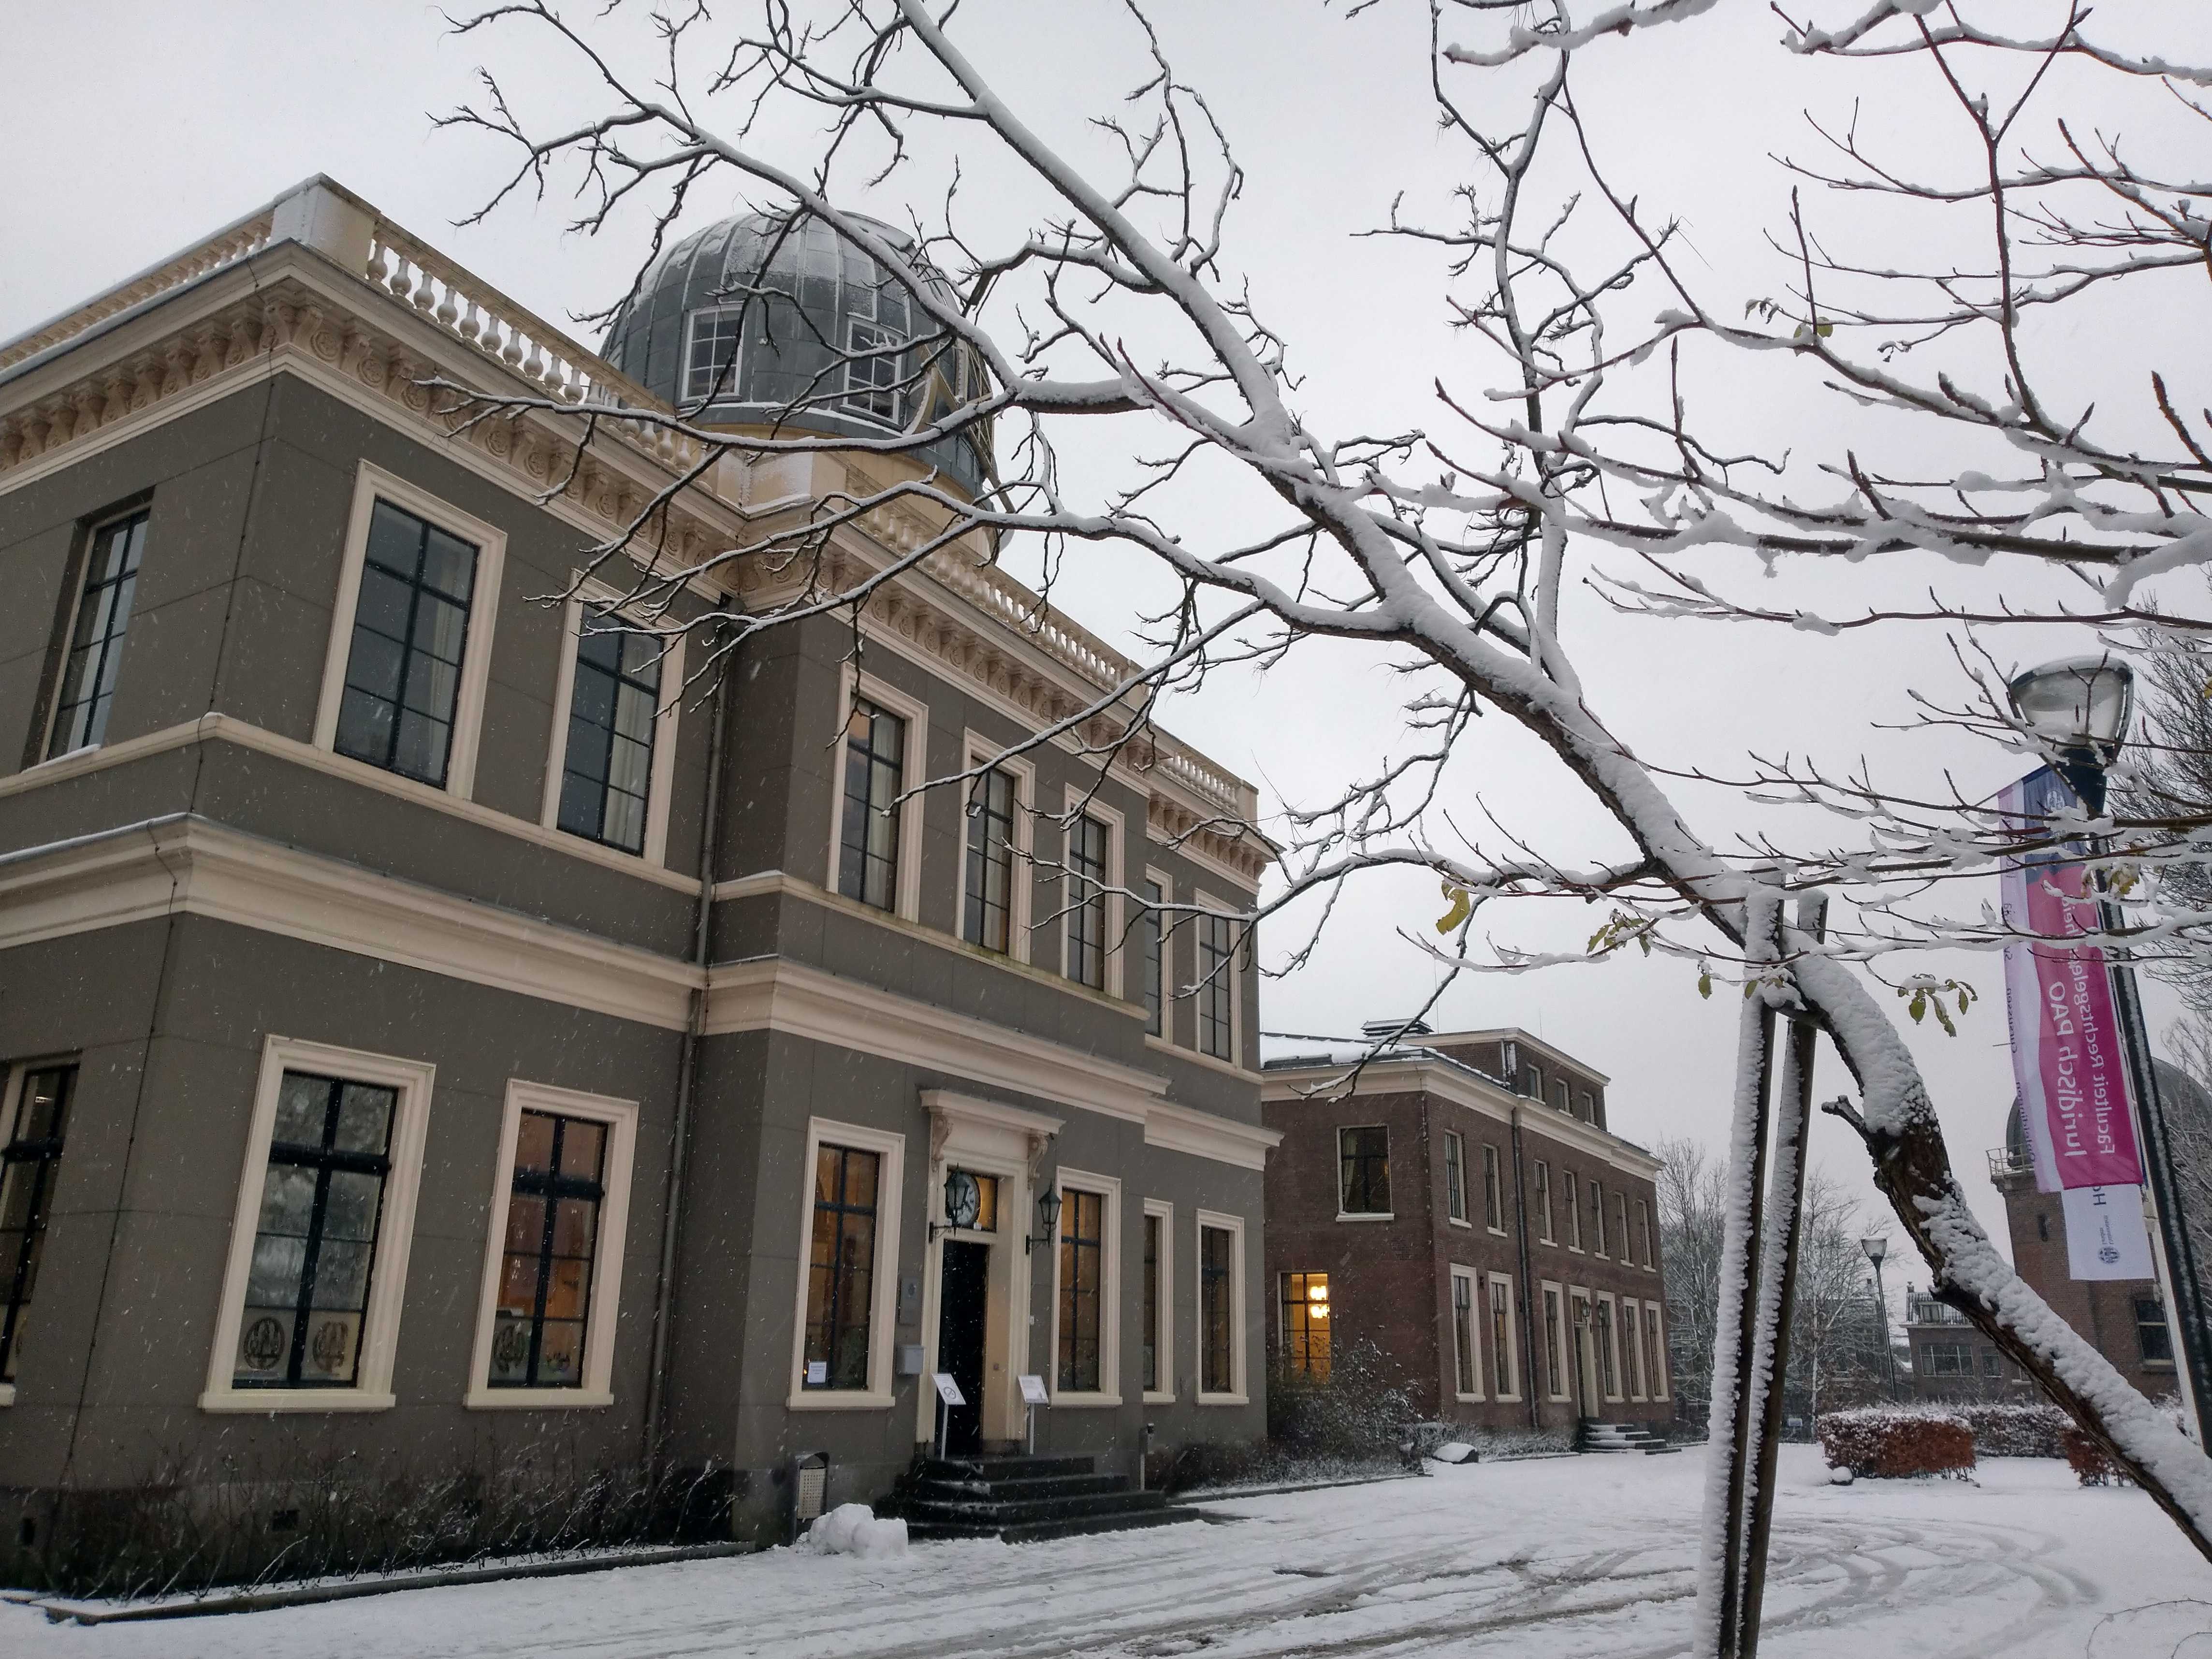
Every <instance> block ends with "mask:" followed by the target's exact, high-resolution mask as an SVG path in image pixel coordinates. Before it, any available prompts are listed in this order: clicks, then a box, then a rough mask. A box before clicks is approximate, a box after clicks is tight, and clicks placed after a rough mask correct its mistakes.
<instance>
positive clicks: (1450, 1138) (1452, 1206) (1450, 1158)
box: [1444, 1129, 1487, 1221]
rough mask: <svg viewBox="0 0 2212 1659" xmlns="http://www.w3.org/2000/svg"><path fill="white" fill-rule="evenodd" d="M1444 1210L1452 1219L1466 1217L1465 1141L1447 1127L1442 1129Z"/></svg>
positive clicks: (1463, 1218) (1459, 1219) (1464, 1218)
mask: <svg viewBox="0 0 2212 1659" xmlns="http://www.w3.org/2000/svg"><path fill="white" fill-rule="evenodd" d="M1486 1150H1487V1149H1486ZM1444 1212H1445V1213H1446V1214H1447V1215H1449V1217H1450V1218H1452V1219H1453V1220H1454V1221H1464V1220H1466V1219H1467V1143H1466V1142H1465V1141H1463V1140H1462V1139H1460V1137H1459V1136H1458V1135H1457V1134H1456V1133H1454V1132H1453V1131H1451V1130H1449V1129H1447V1130H1445V1131H1444Z"/></svg>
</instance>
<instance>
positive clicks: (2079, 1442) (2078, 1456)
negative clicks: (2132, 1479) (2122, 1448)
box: [2062, 1423, 2128, 1486]
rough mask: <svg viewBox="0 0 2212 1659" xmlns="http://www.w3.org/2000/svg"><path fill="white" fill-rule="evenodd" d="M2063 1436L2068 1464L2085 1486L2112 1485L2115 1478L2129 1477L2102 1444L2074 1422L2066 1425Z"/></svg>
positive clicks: (2122, 1479) (2123, 1478)
mask: <svg viewBox="0 0 2212 1659" xmlns="http://www.w3.org/2000/svg"><path fill="white" fill-rule="evenodd" d="M2062 1438H2063V1442H2064V1444H2065V1449H2066V1466H2067V1468H2070V1469H2072V1470H2073V1471H2074V1478H2075V1480H2079V1481H2080V1482H2081V1484H2082V1485H2083V1486H2110V1485H2111V1484H2112V1482H2113V1481H2114V1480H2121V1481H2124V1480H2126V1479H2127V1478H2128V1477H2127V1476H2126V1474H2124V1473H2123V1472H2122V1471H2121V1468H2120V1466H2119V1465H2118V1464H2117V1463H2115V1462H2112V1456H2111V1455H2110V1454H2109V1453H2107V1452H2106V1450H2105V1449H2104V1448H2103V1447H2102V1446H2100V1445H2099V1444H2098V1443H2096V1442H2095V1441H2093V1440H2092V1439H2090V1438H2089V1437H2088V1436H2087V1435H2086V1434H2084V1433H2082V1432H2081V1430H2079V1429H2077V1428H2075V1426H2074V1425H2073V1424H2071V1423H2069V1424H2068V1425H2066V1428H2065V1431H2064V1434H2063V1437H2062Z"/></svg>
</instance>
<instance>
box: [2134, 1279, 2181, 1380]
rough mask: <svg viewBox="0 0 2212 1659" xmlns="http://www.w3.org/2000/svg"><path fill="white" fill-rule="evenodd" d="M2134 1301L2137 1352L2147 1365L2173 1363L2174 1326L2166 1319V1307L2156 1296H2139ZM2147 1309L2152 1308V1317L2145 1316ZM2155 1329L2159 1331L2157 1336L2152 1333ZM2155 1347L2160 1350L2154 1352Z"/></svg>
mask: <svg viewBox="0 0 2212 1659" xmlns="http://www.w3.org/2000/svg"><path fill="white" fill-rule="evenodd" d="M2134 1302H2135V1319H2136V1352H2137V1353H2138V1354H2139V1355H2140V1356H2141V1357H2142V1363H2143V1364H2146V1365H2171V1364H2173V1327H2172V1325H2171V1324H2170V1323H2168V1322H2167V1321H2166V1310H2165V1308H2164V1307H2163V1306H2161V1305H2160V1302H2159V1299H2158V1298H2157V1297H2154V1296H2139V1297H2135V1298H2134ZM2145 1309H2148V1310H2150V1313H2151V1315H2152V1317H2150V1318H2148V1319H2146V1318H2145V1317H2143V1310H2145ZM2154 1331H2155V1332H2156V1333H2157V1335H2156V1337H2155V1338H2154V1337H2153V1336H2152V1334H2151V1333H2152V1332H2154ZM2154 1348H2155V1349H2157V1350H2158V1352H2155V1353H2154V1352H2152V1350H2153V1349H2154Z"/></svg>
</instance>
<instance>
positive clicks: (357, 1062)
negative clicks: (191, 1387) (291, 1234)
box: [199, 1033, 438, 1414]
mask: <svg viewBox="0 0 2212 1659" xmlns="http://www.w3.org/2000/svg"><path fill="white" fill-rule="evenodd" d="M288 1071H300V1072H313V1073H319V1074H321V1075H325V1076H330V1077H337V1078H343V1079H348V1080H349V1081H354V1082H360V1083H374V1084H378V1085H382V1086H384V1087H386V1088H389V1089H393V1090H396V1091H398V1096H399V1103H398V1108H397V1109H396V1110H395V1112H394V1115H393V1121H392V1150H391V1152H390V1154H389V1156H390V1159H391V1173H390V1174H389V1175H388V1176H386V1178H385V1188H384V1216H383V1219H382V1221H381V1223H380V1225H379V1227H378V1230H377V1240H376V1255H375V1256H374V1260H373V1261H372V1263H371V1265H370V1267H369V1291H368V1307H367V1308H366V1309H364V1310H362V1336H361V1360H360V1365H359V1368H358V1370H356V1374H355V1375H356V1382H355V1383H354V1386H353V1387H352V1388H349V1389H241V1388H238V1387H236V1386H234V1383H233V1380H232V1378H233V1375H234V1366H235V1364H236V1358H235V1356H236V1354H237V1352H238V1325H239V1320H240V1316H241V1312H242V1310H243V1309H244V1308H245V1305H246V1280H247V1279H248V1277H249V1276H250V1274H251V1273H252V1266H253V1241H254V1237H255V1236H256V1235H257V1234H258V1232H259V1231H260V1222H261V1194H262V1188H263V1187H264V1184H265V1182H267V1180H268V1176H269V1139H270V1133H271V1132H272V1131H273V1130H274V1129H275V1127H276V1097H277V1092H278V1089H279V1087H280V1085H282V1084H283V1079H284V1073H286V1072H288ZM437 1071H438V1068H437V1067H436V1066H434V1065H432V1064H431V1063H430V1062H429V1061H428V1060H405V1059H402V1058H400V1057H398V1056H397V1055H392V1054H368V1053H366V1052H364V1051H362V1050H361V1049H357V1048H334V1047H332V1046H331V1045H330V1044H328V1043H324V1042H306V1041H303V1040H301V1039H299V1038H295V1037H286V1036H276V1034H274V1033H271V1034H270V1035H269V1036H266V1037H264V1039H263V1040H262V1044H261V1073H260V1076H259V1078H258V1080H257V1081H256V1083H255V1085H254V1091H253V1112H252V1117H251V1119H250V1120H249V1121H248V1122H247V1125H246V1161H245V1164H244V1167H243V1168H242V1169H241V1170H240V1175H239V1181H238V1206H237V1208H236V1210H235V1212H234V1213H233V1215H232V1218H231V1227H230V1255H229V1259H228V1262H227V1264H226V1266H225V1267H224V1270H223V1280H222V1301H221V1302H220V1303H218V1304H216V1306H217V1312H216V1325H215V1341H214V1345H213V1347H212V1349H211V1351H210V1354H209V1356H208V1372H207V1387H206V1389H205V1390H204V1392H203V1393H202V1394H201V1395H200V1398H199V1407H200V1409H201V1410H202V1411H204V1412H247V1413H256V1414H259V1413H269V1412H346V1411H354V1412H367V1411H388V1410H389V1409H390V1408H391V1407H392V1404H393V1403H394V1401H393V1395H392V1361H393V1359H394V1357H395V1356H396V1355H397V1354H398V1348H399V1316H400V1311H401V1308H402V1305H403V1304H404V1300H405V1297H406V1291H407V1257H408V1253H409V1251H410V1249H411V1248H412V1247H413V1244H414V1234H415V1200H416V1195H417V1193H418V1191H419V1189H420V1188H421V1185H422V1148H423V1145H424V1141H425V1139H426V1138H427V1136H428V1132H429V1122H430V1092H431V1088H432V1086H433V1085H434V1084H435V1082H436V1079H437Z"/></svg>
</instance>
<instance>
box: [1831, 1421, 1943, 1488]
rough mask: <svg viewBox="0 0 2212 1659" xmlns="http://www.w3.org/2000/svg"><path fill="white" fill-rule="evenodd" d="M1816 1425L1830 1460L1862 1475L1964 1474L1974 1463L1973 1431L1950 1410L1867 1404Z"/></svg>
mask: <svg viewBox="0 0 2212 1659" xmlns="http://www.w3.org/2000/svg"><path fill="white" fill-rule="evenodd" d="M1814 1429H1815V1431H1816V1432H1817V1433H1818V1434H1819V1436H1820V1450H1821V1452H1822V1453H1823V1454H1824V1455H1826V1458H1827V1460H1828V1462H1830V1463H1831V1464H1832V1465H1834V1466H1835V1467H1837V1468H1846V1469H1849V1470H1850V1472H1851V1474H1852V1475H1853V1476H1854V1477H1857V1478H1860V1479H1863V1478H1864V1477H1866V1476H1868V1475H1875V1476H1881V1477H1885V1478H1892V1479H1893V1478H1896V1477H1899V1476H1904V1475H1919V1474H1960V1475H1963V1474H1965V1473H1966V1471H1967V1470H1969V1469H1971V1468H1973V1467H1974V1431H1973V1430H1972V1429H1971V1428H1969V1427H1968V1426H1967V1425H1966V1419H1965V1418H1964V1417H1962V1416H1960V1414H1959V1413H1956V1412H1954V1411H1950V1410H1943V1411H1931V1410H1925V1409H1919V1410H1916V1409H1913V1408H1911V1407H1897V1406H1867V1407H1860V1408H1859V1409H1857V1410H1856V1411H1843V1412H1826V1413H1822V1414H1821V1416H1820V1419H1819V1421H1818V1422H1817V1423H1815V1424H1814Z"/></svg>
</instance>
